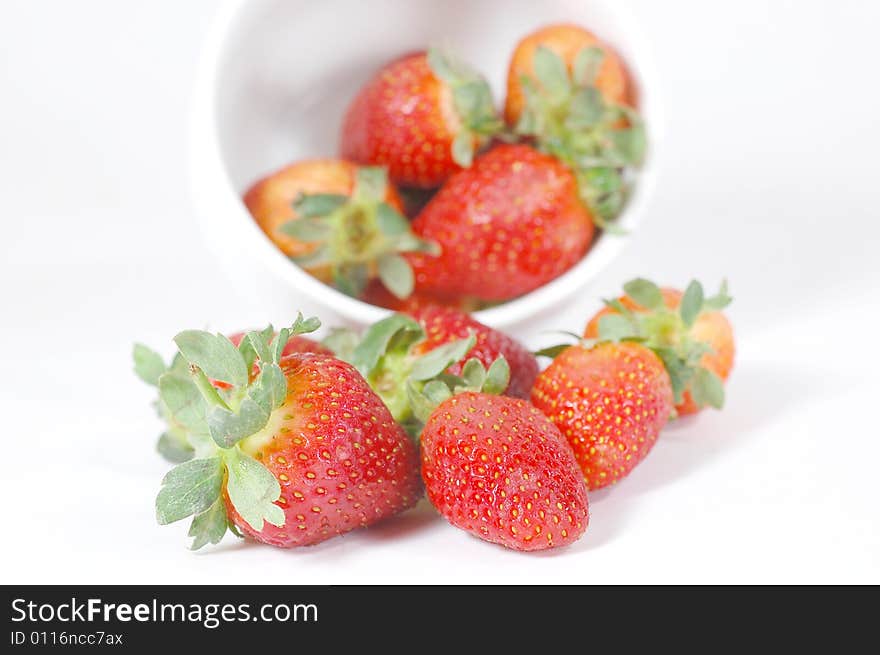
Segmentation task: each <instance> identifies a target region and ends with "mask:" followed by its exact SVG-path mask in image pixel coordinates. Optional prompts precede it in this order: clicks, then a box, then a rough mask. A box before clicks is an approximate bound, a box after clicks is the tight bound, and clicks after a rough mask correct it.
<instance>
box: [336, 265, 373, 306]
mask: <svg viewBox="0 0 880 655" xmlns="http://www.w3.org/2000/svg"><path fill="white" fill-rule="evenodd" d="M368 274H369V272H368V270H367V267H366V265H364V264H344V265H342V266H337V267H336V268H335V269H334V270H333V285H334V286H335V287H336V288H337V289H339V290H340V291H341V292H342V293H344V294H345V295H347V296H351V297H352V298H357V297H358V296H360V295H361V293H363V290H364V288H365V287H366V286H367V278H368Z"/></svg>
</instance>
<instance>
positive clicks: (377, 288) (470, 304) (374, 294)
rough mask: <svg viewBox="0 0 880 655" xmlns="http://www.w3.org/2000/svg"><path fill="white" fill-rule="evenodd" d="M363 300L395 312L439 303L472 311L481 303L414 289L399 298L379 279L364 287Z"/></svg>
mask: <svg viewBox="0 0 880 655" xmlns="http://www.w3.org/2000/svg"><path fill="white" fill-rule="evenodd" d="M360 299H361V300H363V301H364V302H367V303H370V304H371V305H376V306H378V307H384V308H385V309H390V310H392V311H395V312H402V313H404V314H409V313H411V312H413V311H415V310H417V309H419V308H421V307H433V306H435V305H439V306H441V307H451V308H453V309H458V310H459V311H463V312H472V311H476V310H478V309H480V303H479V302H477V301H475V300H473V299H469V298H438V297H436V296H432V295H429V294H427V293H422V292H420V291H418V290H416V291H413V292H412V293H411V294H410V295H409V296H407V297H406V298H398V297H397V296H395V295H394V294H393V293H391V292H390V291H388V289H386V288H385V285H384V284H382V283H381V282H380V281H379V280H373V281H372V282H370V283H369V284H368V285H367V288H366V289H364V292H363V293H362V294H361V297H360Z"/></svg>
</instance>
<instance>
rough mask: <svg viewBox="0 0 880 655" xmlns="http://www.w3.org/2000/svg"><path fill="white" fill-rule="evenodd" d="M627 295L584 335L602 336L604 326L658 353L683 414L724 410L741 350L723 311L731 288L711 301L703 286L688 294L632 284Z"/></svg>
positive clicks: (724, 287)
mask: <svg viewBox="0 0 880 655" xmlns="http://www.w3.org/2000/svg"><path fill="white" fill-rule="evenodd" d="M624 291H625V292H626V295H624V296H621V297H620V298H618V299H617V300H616V301H611V302H609V303H607V304H608V306H607V307H605V308H603V309H602V310H601V311H599V312H598V313H597V314H596V315H595V316H594V317H593V318H592V319H590V322H589V323H588V324H587V327H586V329H585V330H584V336H585V337H586V338H596V337H599V336H600V335H601V334H602V326H603V322H604V323H605V327H606V330H608V331H610V333H611V334H612V336H614V337H615V338H628V337H633V338H638V339H641V340H642V342H643V343H644V344H645V345H646V346H648V347H650V348H652V349H654V350H655V352H656V353H657V354H658V355H659V356H660V358H661V359H662V360H663V362H664V364H665V365H666V367H667V368H668V369H669V373H670V376H671V377H672V382H673V389H674V390H675V398H676V400H675V403H676V405H675V410H676V412H677V414H679V415H685V414H693V413H695V412H697V411H699V410H700V409H701V408H703V407H705V406H706V405H710V406H712V407H715V408H719V409H720V408H721V407H722V405H723V403H724V386H723V383H724V381H725V380H727V377H728V376H729V375H730V371H731V369H732V368H733V359H734V354H735V351H736V346H735V343H734V338H733V327H732V326H731V325H730V322H729V321H728V320H727V318H726V317H725V316H724V314H722V313H721V311H720V310H722V309H724V308H725V307H726V306H727V305H729V304H730V302H731V298H730V296H729V295H728V292H727V284H726V283H724V284H722V286H721V290H720V291H719V292H718V294H717V295H715V296H713V297H711V298H706V297H705V296H704V292H703V287H702V285H701V284H700V283H699V282H697V281H693V282H691V283H690V285H688V288H687V290H686V291H685V292H684V293H682V292H681V291H677V290H675V289H668V288H667V289H660V288H658V287H657V286H656V285H655V284H653V283H652V282H649V281H648V280H642V279H638V280H633V281H631V282H628V283H627V284H626V285H624ZM609 316H611V317H613V318H606V317H609Z"/></svg>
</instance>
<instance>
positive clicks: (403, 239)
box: [244, 160, 436, 298]
mask: <svg viewBox="0 0 880 655" xmlns="http://www.w3.org/2000/svg"><path fill="white" fill-rule="evenodd" d="M244 203H245V205H246V206H247V208H248V210H249V211H250V212H251V214H252V215H253V217H254V220H255V221H256V222H257V225H259V226H260V229H262V230H263V232H265V233H266V235H267V236H268V237H269V238H270V239H271V240H272V242H273V243H275V245H276V246H278V248H280V249H281V251H282V252H283V253H284V254H286V255H287V256H289V257H290V258H291V259H293V260H294V261H295V262H297V263H298V264H299V265H300V266H302V267H303V268H304V269H305V270H306V271H308V272H309V273H310V274H312V275H314V276H315V277H317V278H318V279H320V280H322V281H324V282H328V283H332V284H333V285H334V286H335V287H336V288H338V289H339V290H341V291H343V292H344V293H347V294H349V295H352V296H357V295H359V294H360V293H361V292H362V291H363V289H364V287H365V286H366V284H367V282H368V281H369V280H370V279H373V278H376V277H378V278H379V279H380V280H381V281H382V283H383V284H384V285H385V286H386V287H387V288H388V290H389V291H390V292H391V293H393V294H394V295H396V296H398V297H401V298H405V297H407V296H408V295H409V294H410V293H411V292H412V286H413V274H412V270H411V269H410V266H409V264H408V263H407V262H406V260H405V259H403V257H401V256H400V255H399V253H401V252H410V251H422V252H435V250H436V246H434V245H433V244H429V243H427V242H425V241H422V240H421V239H418V238H416V237H414V236H413V234H412V232H411V231H410V229H409V222H408V221H407V220H406V218H405V217H404V216H403V215H402V214H401V212H402V207H401V202H400V198H399V196H398V195H397V192H396V190H395V189H394V187H393V186H392V185H390V184H389V183H388V180H387V175H386V172H385V171H384V170H383V169H381V168H370V167H358V166H355V165H354V164H351V163H349V162H346V161H339V160H311V161H302V162H298V163H296V164H292V165H290V166H287V167H285V168H283V169H281V170H280V171H277V172H276V173H273V174H272V175H269V176H268V177H266V178H264V179H262V180H260V181H259V182H257V183H256V184H254V185H253V186H252V187H251V188H250V189H249V190H248V191H247V193H245V195H244Z"/></svg>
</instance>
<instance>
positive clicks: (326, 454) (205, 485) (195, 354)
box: [156, 320, 421, 548]
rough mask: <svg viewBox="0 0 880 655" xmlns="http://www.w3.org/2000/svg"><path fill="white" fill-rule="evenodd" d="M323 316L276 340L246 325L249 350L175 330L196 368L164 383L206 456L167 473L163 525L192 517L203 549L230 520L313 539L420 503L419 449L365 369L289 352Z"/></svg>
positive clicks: (272, 539) (273, 535)
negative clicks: (220, 385)
mask: <svg viewBox="0 0 880 655" xmlns="http://www.w3.org/2000/svg"><path fill="white" fill-rule="evenodd" d="M314 324H315V321H312V320H310V321H302V320H300V321H298V322H297V324H295V325H294V327H293V328H291V329H284V330H282V331H281V332H280V333H279V335H278V336H277V337H276V338H275V339H274V340H271V341H270V340H269V339H268V338H266V334H265V332H251V333H248V335H247V343H248V346H247V347H244V348H241V347H240V348H236V347H235V346H233V345H232V343H231V342H230V341H229V340H228V339H227V338H226V337H223V336H222V335H212V334H209V333H207V332H198V331H187V332H182V333H180V334H179V335H177V337H175V341H176V343H177V345H178V348H179V349H180V353H181V355H182V356H183V358H184V359H185V360H186V361H187V362H188V364H189V366H190V369H191V371H192V374H191V375H188V376H182V375H179V374H178V373H176V372H168V373H165V374H163V375H162V376H161V377H160V379H159V388H160V392H161V393H162V399H163V403H164V404H165V405H166V406H167V407H169V409H170V410H171V411H172V413H173V414H174V417H175V419H176V420H178V421H179V422H180V423H181V424H182V425H184V426H185V427H186V428H187V430H188V431H189V433H188V435H189V439H190V441H191V442H192V443H193V446H194V447H195V450H196V459H193V460H190V461H188V462H185V463H183V464H181V465H179V466H178V467H176V468H174V469H172V471H170V472H169V473H168V475H166V476H165V479H164V480H163V487H162V489H161V491H160V492H159V496H158V497H157V499H156V510H157V518H158V520H159V523H161V524H166V523H171V522H173V521H177V520H180V519H183V518H186V517H187V516H193V517H194V518H193V523H192V527H191V529H190V536H192V537H194V542H193V548H200V547H201V546H203V545H204V544H206V543H209V542H210V543H217V542H219V541H220V539H221V538H222V537H223V535H224V533H225V532H226V529H227V527H228V526H229V525H233V526H235V528H237V529H238V530H240V531H241V532H242V533H244V534H246V535H248V536H250V537H252V538H253V539H255V540H257V541H261V542H263V543H268V544H271V545H274V546H280V547H285V548H286V547H293V546H303V545H308V544H314V543H318V542H320V541H323V540H325V539H328V538H330V537H332V536H335V535H338V534H342V533H344V532H347V531H349V530H352V529H354V528H357V527H360V526H367V525H370V524H372V523H375V522H376V521H379V520H381V519H383V518H386V517H388V516H391V515H393V514H395V513H397V512H400V511H403V510H404V509H406V508H408V507H411V506H412V505H413V504H415V502H416V501H417V500H418V498H419V496H420V493H421V490H420V482H419V480H418V455H417V453H416V450H415V448H414V446H413V444H412V442H411V441H410V439H409V438H408V437H407V436H406V434H405V433H404V432H403V430H402V429H401V427H400V426H399V425H397V424H396V423H395V422H394V420H393V419H392V418H391V415H390V414H389V413H388V410H387V409H386V408H385V406H384V405H383V404H382V401H381V400H380V399H379V398H378V397H377V396H376V395H375V394H374V393H373V392H372V391H371V390H370V388H369V386H368V385H367V383H366V382H365V381H364V380H363V378H362V377H361V376H360V375H359V374H358V373H357V371H356V370H355V369H354V368H353V367H352V366H350V365H349V364H346V363H345V362H342V361H339V360H338V359H336V358H334V357H331V356H328V355H320V354H311V353H303V354H293V355H289V356H286V357H283V356H282V352H283V350H284V348H285V346H286V342H287V338H288V337H289V336H290V335H291V334H292V333H296V332H297V331H301V330H303V329H308V328H310V327H312V328H313V327H314ZM250 362H253V363H254V364H255V365H256V366H257V370H258V371H259V373H258V374H257V376H256V378H254V379H252V380H251V379H249V378H250V377H251V376H250V375H249V373H248V371H249V370H250V366H251V363H250ZM208 377H211V378H214V379H217V380H221V381H223V382H225V383H226V384H228V385H230V389H228V390H218V389H216V388H215V387H213V386H211V385H210V384H209V383H208Z"/></svg>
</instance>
